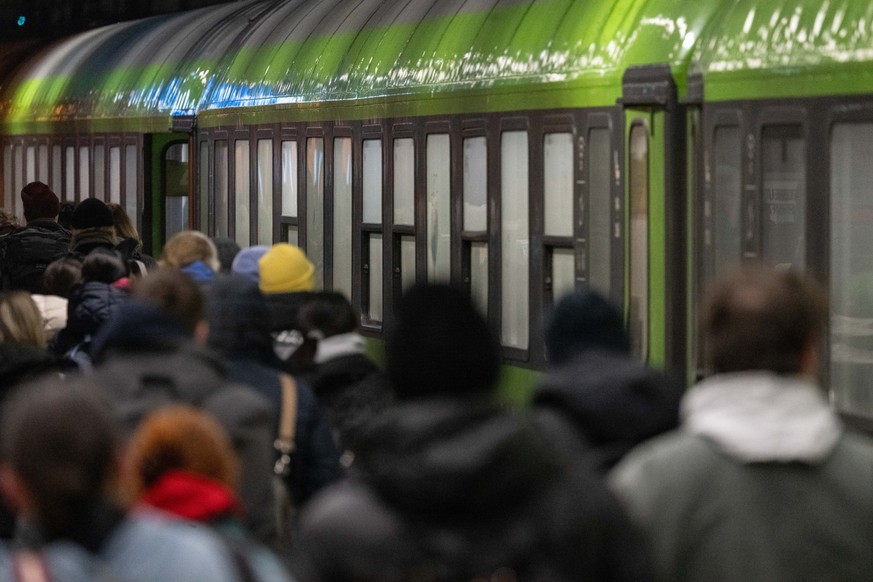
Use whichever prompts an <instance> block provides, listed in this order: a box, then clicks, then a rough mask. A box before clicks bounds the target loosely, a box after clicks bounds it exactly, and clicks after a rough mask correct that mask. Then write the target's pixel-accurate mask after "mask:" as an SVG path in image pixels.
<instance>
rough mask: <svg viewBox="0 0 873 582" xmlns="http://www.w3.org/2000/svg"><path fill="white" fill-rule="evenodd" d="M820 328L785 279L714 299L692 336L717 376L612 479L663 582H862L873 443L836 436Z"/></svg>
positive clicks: (731, 279) (725, 288)
mask: <svg viewBox="0 0 873 582" xmlns="http://www.w3.org/2000/svg"><path fill="white" fill-rule="evenodd" d="M826 317H827V308H826V306H825V302H824V299H823V294H822V293H821V292H820V291H819V290H818V288H817V287H816V286H814V285H813V284H812V283H811V282H808V281H804V280H802V279H801V278H800V277H798V276H797V275H795V274H792V273H789V272H780V271H770V270H766V269H764V268H762V267H755V268H746V269H744V270H738V271H737V272H735V273H733V274H732V275H730V276H728V277H726V278H724V279H722V280H721V281H719V282H718V283H717V285H716V286H714V287H713V289H712V292H711V294H710V296H709V298H708V301H707V307H706V309H705V311H704V312H703V314H702V317H701V326H702V331H703V336H704V339H705V345H706V346H707V350H708V355H709V357H710V359H711V361H712V362H713V366H714V368H715V370H716V372H717V373H716V375H714V376H712V377H710V378H708V379H706V380H704V381H703V382H701V383H699V384H698V385H696V386H695V387H693V388H692V389H691V390H690V391H689V392H688V393H687V394H686V396H685V397H684V398H683V401H682V426H681V429H680V430H678V431H675V432H673V433H669V434H667V435H664V436H662V437H658V438H656V439H654V440H653V441H650V442H648V443H645V444H643V445H642V446H640V447H639V448H638V449H636V450H634V451H632V452H631V453H630V454H629V455H628V456H627V457H626V458H625V459H624V460H623V461H622V462H621V463H620V464H619V465H618V466H617V467H616V468H615V469H614V470H613V472H612V473H611V475H610V480H611V484H612V486H613V488H614V490H615V491H616V493H617V494H618V496H619V498H620V500H621V501H622V502H623V503H624V504H625V506H626V508H627V509H628V512H629V514H630V516H631V518H632V520H633V521H635V523H636V524H637V525H638V526H639V528H640V529H641V531H643V532H644V534H645V536H646V538H647V542H648V544H649V547H650V549H651V553H652V556H653V558H654V560H655V563H656V566H657V570H658V576H659V579H661V580H670V581H674V580H751V581H755V580H759V581H765V580H766V581H774V580H775V581H779V580H785V581H787V580H867V579H869V577H870V572H871V571H873V488H871V487H870V483H871V482H873V443H871V442H870V441H869V439H867V438H864V437H861V436H856V435H851V434H846V433H845V432H844V430H843V428H842V426H841V424H840V422H839V419H838V417H837V416H836V414H835V413H834V412H833V411H832V410H831V409H830V408H829V405H828V401H827V398H826V395H825V394H824V392H823V390H822V389H821V388H820V387H819V386H818V385H817V383H816V380H815V378H816V376H817V372H818V354H819V352H818V350H819V349H820V347H819V343H818V342H819V341H820V337H821V336H820V334H821V332H822V330H823V329H824V325H825V322H826Z"/></svg>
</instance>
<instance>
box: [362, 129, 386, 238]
mask: <svg viewBox="0 0 873 582" xmlns="http://www.w3.org/2000/svg"><path fill="white" fill-rule="evenodd" d="M363 172H364V213H363V214H364V216H363V222H364V223H365V224H382V140H381V139H365V140H364V151H363Z"/></svg>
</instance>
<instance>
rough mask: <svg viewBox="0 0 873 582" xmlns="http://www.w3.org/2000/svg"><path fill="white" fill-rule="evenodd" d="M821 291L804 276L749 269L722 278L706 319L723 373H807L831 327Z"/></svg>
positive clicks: (707, 339)
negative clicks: (807, 362)
mask: <svg viewBox="0 0 873 582" xmlns="http://www.w3.org/2000/svg"><path fill="white" fill-rule="evenodd" d="M827 316H828V306H827V298H826V295H825V293H824V290H823V289H822V288H821V286H820V285H819V284H818V283H816V282H815V281H813V280H812V279H810V278H808V277H805V276H803V275H801V274H799V273H796V272H793V271H789V270H783V269H774V268H772V267H768V266H765V265H758V264H756V265H744V266H741V267H739V268H737V269H735V270H733V271H730V272H729V273H727V274H726V275H724V276H723V277H720V278H718V279H716V280H715V281H714V282H713V283H712V285H711V286H710V288H709V290H708V292H707V295H706V299H705V301H704V304H703V310H702V312H701V316H700V327H701V333H702V336H703V339H704V345H705V347H706V351H707V354H708V356H709V358H710V361H711V362H712V364H713V366H714V367H715V370H716V371H717V372H720V373H725V372H740V371H752V370H765V371H770V372H775V373H777V374H797V373H801V372H804V371H805V370H804V364H805V358H806V357H807V355H808V353H809V350H810V349H814V350H816V353H817V350H818V349H819V344H820V341H821V339H822V334H823V333H824V330H825V325H826V323H827Z"/></svg>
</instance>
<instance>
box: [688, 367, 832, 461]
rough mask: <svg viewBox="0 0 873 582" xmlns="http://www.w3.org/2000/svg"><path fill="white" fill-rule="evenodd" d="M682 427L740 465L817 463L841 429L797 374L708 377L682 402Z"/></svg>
mask: <svg viewBox="0 0 873 582" xmlns="http://www.w3.org/2000/svg"><path fill="white" fill-rule="evenodd" d="M681 414H682V419H683V428H684V429H685V430H687V431H688V432H691V433H693V434H696V435H699V436H701V437H704V438H707V439H709V440H711V441H713V442H714V443H715V444H716V445H717V446H718V447H719V448H720V449H721V450H722V451H723V452H724V453H725V454H727V455H728V456H731V457H733V458H735V459H737V460H739V461H741V462H746V463H754V462H783V463H787V462H792V461H796V462H804V463H817V462H820V461H823V460H824V459H825V458H826V457H827V456H828V455H829V454H830V453H831V451H832V450H833V449H834V447H835V446H836V444H837V442H838V441H839V439H840V436H841V434H842V427H841V425H840V421H839V419H838V418H837V416H836V414H835V413H834V412H833V410H831V408H830V406H829V405H828V402H827V400H826V398H825V394H824V392H823V391H822V389H821V388H820V387H819V386H817V385H816V384H815V383H813V382H811V381H809V380H806V379H803V378H800V377H797V376H779V375H776V374H772V373H768V372H742V373H733V374H724V375H718V376H714V377H712V378H709V379H707V380H704V381H703V382H701V383H700V384H698V385H697V386H695V387H694V388H692V389H691V390H690V391H689V392H688V393H687V394H686V395H685V397H684V398H683V399H682V411H681Z"/></svg>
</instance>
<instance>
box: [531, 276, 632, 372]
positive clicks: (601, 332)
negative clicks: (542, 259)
mask: <svg viewBox="0 0 873 582" xmlns="http://www.w3.org/2000/svg"><path fill="white" fill-rule="evenodd" d="M545 332H546V333H545V336H546V337H545V339H546V349H547V350H548V353H549V360H550V361H551V362H552V363H553V364H560V363H561V362H565V361H567V360H569V359H570V358H572V357H573V356H575V355H576V354H578V353H580V352H583V351H585V350H590V349H605V350H610V351H616V352H621V353H625V354H627V353H629V352H630V340H629V339H628V336H627V332H625V329H624V320H623V318H622V316H621V313H620V312H619V311H618V309H616V308H615V307H614V306H613V305H612V303H610V302H609V301H608V300H607V299H606V298H605V297H603V295H601V294H600V293H598V292H597V291H593V290H591V289H585V290H583V291H575V292H573V293H570V294H569V295H565V296H564V297H563V298H562V299H561V300H560V301H558V303H557V305H555V307H554V309H553V310H552V313H551V315H550V316H549V319H548V322H547V323H546V330H545Z"/></svg>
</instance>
